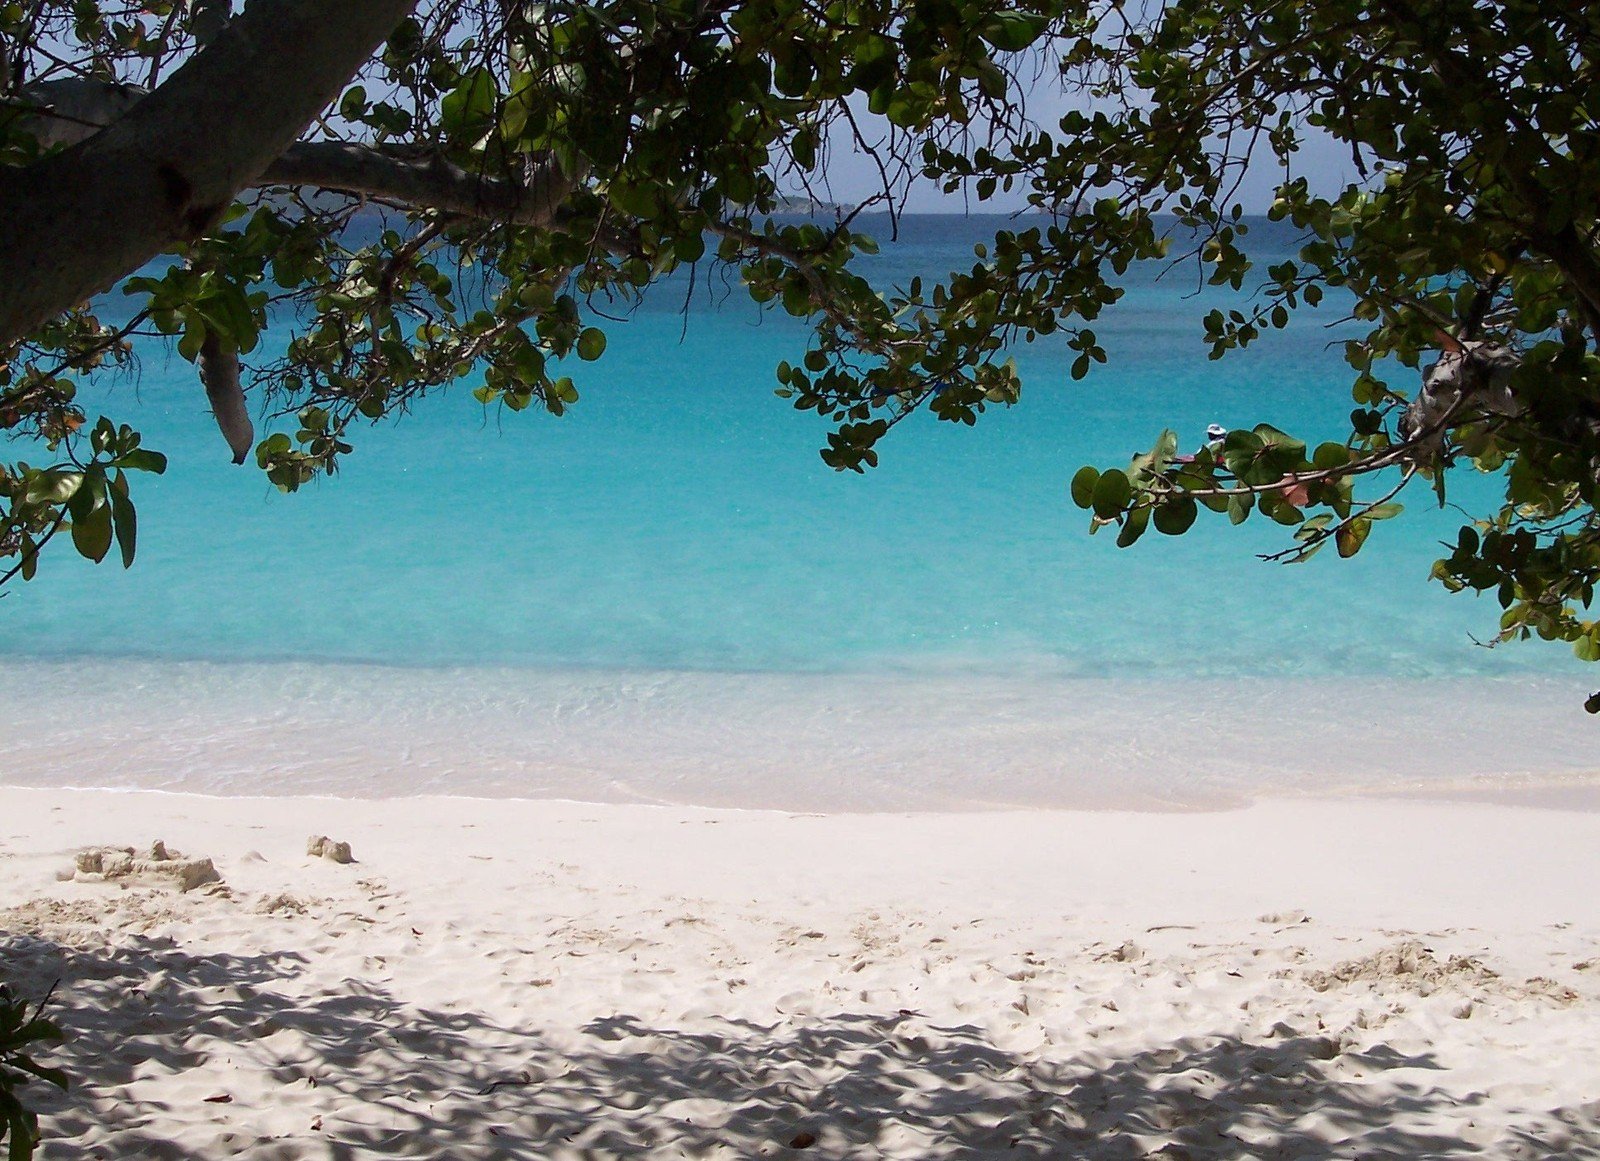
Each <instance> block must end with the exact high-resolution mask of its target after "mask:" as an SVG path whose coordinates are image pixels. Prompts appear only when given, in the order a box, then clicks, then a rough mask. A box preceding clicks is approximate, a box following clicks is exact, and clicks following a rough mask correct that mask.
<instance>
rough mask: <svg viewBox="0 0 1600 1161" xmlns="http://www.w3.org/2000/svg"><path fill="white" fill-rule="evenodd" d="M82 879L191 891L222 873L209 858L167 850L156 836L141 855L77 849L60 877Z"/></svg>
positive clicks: (129, 849)
mask: <svg viewBox="0 0 1600 1161" xmlns="http://www.w3.org/2000/svg"><path fill="white" fill-rule="evenodd" d="M62 877H63V878H68V879H74V880H76V881H78V882H80V883H82V882H142V883H150V884H156V885H160V886H171V887H176V888H177V889H178V890H179V891H193V890H194V889H195V888H196V887H203V886H205V885H206V884H207V883H220V882H222V876H221V875H219V874H217V868H216V867H215V866H213V865H212V862H211V860H210V859H204V858H200V859H188V858H184V857H183V855H182V854H181V853H177V852H171V851H168V850H167V845H166V844H165V843H163V842H161V841H160V840H159V839H158V840H156V841H155V842H153V843H151V844H150V847H149V848H148V850H147V851H146V852H145V854H144V855H143V856H140V855H137V854H136V853H135V851H134V848H133V847H89V848H87V849H85V850H81V851H79V852H78V854H77V857H76V859H75V860H74V867H73V869H72V870H71V871H70V872H68V873H67V874H65V875H64V876H62Z"/></svg>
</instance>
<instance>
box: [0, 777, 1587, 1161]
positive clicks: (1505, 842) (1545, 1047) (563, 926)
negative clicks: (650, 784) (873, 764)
mask: <svg viewBox="0 0 1600 1161" xmlns="http://www.w3.org/2000/svg"><path fill="white" fill-rule="evenodd" d="M313 833H315V834H323V835H329V836H331V837H333V838H335V839H338V840H344V841H348V842H349V843H350V844H351V846H352V847H353V850H354V854H355V858H356V860H357V861H356V862H355V863H353V864H350V865H344V866H341V865H336V864H334V863H331V862H328V861H325V860H318V859H311V858H308V857H307V856H306V855H305V842H306V837H307V835H308V834H313ZM158 838H159V839H163V840H165V842H166V843H167V845H168V846H169V847H171V848H173V849H174V850H175V851H182V852H183V853H185V854H188V855H204V856H210V857H211V858H212V859H213V860H214V861H215V864H216V867H217V869H218V870H219V871H220V872H221V874H222V876H223V878H224V880H225V885H224V887H221V888H218V887H212V888H202V889H200V890H197V891H193V892H190V893H188V894H184V895H180V894H177V893H176V892H174V891H172V890H170V889H167V888H162V887H154V886H131V887H121V886H118V885H115V884H111V883H105V882H57V881H56V880H55V877H54V876H55V873H56V872H57V871H58V870H63V869H65V868H67V867H69V866H70V865H71V862H72V855H73V852H74V851H75V850H76V849H78V848H80V847H83V846H86V845H90V844H100V843H105V844H115V845H128V846H133V845H138V846H147V845H148V844H149V843H150V842H152V841H153V840H155V839H158ZM1597 866H1600V814H1595V813H1581V812H1566V811H1557V810H1543V809H1528V808H1520V807H1513V806H1505V805H1495V804H1483V803H1428V802H1409V801H1378V800H1366V801H1356V800H1349V801H1345V800H1341V801H1326V802H1317V801H1293V802H1284V801H1279V802H1266V803H1261V804H1257V805H1254V806H1251V807H1249V808H1247V809H1244V810H1239V811H1231V812H1224V813H1215V814H1131V813H1067V812H1043V811H1040V812H1030V813H1000V814H959V815H951V814H945V815H835V816H790V815H782V814H764V813H741V812H718V811H702V810H689V809H658V808H650V807H628V806H588V805H581V804H571V803H552V802H515V801H512V802H508V801H485V800H476V801H474V800H463V799H405V800H392V801H364V802H363V801H339V800H331V799H307V798H299V799H287V798H286V799H237V798H235V799H226V798H198V797H187V796H177V795H159V794H148V793H131V792H128V793H114V792H102V791H63V790H4V791H0V900H3V901H5V902H6V903H8V904H14V905H13V906H11V907H10V909H9V910H5V911H0V930H3V931H4V932H5V933H6V934H5V935H4V936H3V937H0V954H3V957H4V960H3V966H4V974H5V975H7V976H9V977H11V978H12V979H13V981H14V982H15V983H17V984H20V985H21V986H22V987H23V988H24V989H25V990H27V991H38V990H42V988H44V987H45V986H48V984H49V983H50V981H51V980H53V979H57V978H59V979H60V981H61V983H60V988H59V990H58V993H57V996H58V1000H57V1004H56V1007H57V1011H56V1015H57V1017H58V1018H59V1019H60V1021H61V1022H62V1023H63V1024H64V1025H65V1026H66V1027H67V1028H69V1029H70V1030H71V1033H72V1039H71V1040H70V1041H69V1042H68V1043H67V1044H66V1045H64V1046H62V1047H60V1048H59V1049H57V1050H55V1051H54V1052H53V1053H52V1054H51V1059H52V1060H54V1061H58V1062H60V1063H62V1064H64V1065H65V1066H66V1067H67V1068H68V1070H69V1071H70V1072H71V1073H72V1074H73V1075H74V1076H75V1077H76V1078H77V1079H78V1084H77V1087H76V1088H75V1089H74V1091H73V1092H72V1093H71V1094H69V1095H67V1096H64V1097H60V1096H52V1095H49V1094H48V1093H47V1091H46V1090H44V1089H43V1088H42V1087H40V1088H38V1089H36V1090H33V1096H34V1097H35V1099H36V1100H37V1101H38V1102H39V1103H40V1105H41V1107H42V1108H43V1109H44V1110H45V1113H46V1115H45V1117H44V1121H45V1128H46V1132H47V1136H48V1138H49V1144H48V1147H47V1148H46V1150H45V1151H44V1153H43V1154H42V1156H43V1157H45V1158H74V1159H76V1158H86V1159H87V1158H107V1159H117V1161H121V1159H144V1158H152V1159H162V1158H175V1159H176V1158H182V1159H207V1161H209V1159H212V1158H221V1157H233V1156H242V1157H248V1158H261V1159H266V1158H272V1159H289V1158H295V1159H299V1158H355V1157H365V1156H408V1157H450V1158H469V1159H470V1158H511V1157H528V1158H534V1157H538V1158H546V1157H549V1158H562V1157H683V1156H688V1157H726V1158H739V1157H759V1156H782V1155H786V1154H788V1153H790V1152H791V1151H793V1152H795V1153H796V1154H798V1153H799V1150H797V1149H795V1148H794V1146H796V1145H800V1146H805V1148H806V1152H805V1153H804V1155H805V1156H813V1157H838V1158H844V1157H850V1158H858V1157H860V1158H869V1157H907V1158H947V1157H962V1158H967V1157H990V1156H993V1157H1006V1158H1012V1157H1061V1158H1068V1157H1086V1158H1102V1157H1104V1158H1134V1157H1145V1156H1156V1157H1161V1158H1166V1159H1169V1161H1181V1159H1183V1158H1241V1159H1242V1158H1258V1157H1259V1158H1276V1157H1283V1158H1322V1157H1363V1158H1372V1157H1454V1156H1488V1157H1508V1158H1509V1157H1530V1158H1531V1157H1541V1158H1542V1157H1554V1156H1559V1157H1600V1052H1596V1050H1595V1049H1596V1046H1597V1045H1600V891H1597V890H1596V887H1597V876H1596V869H1597ZM212 1098H215V1099H212ZM808 1142H810V1143H809V1144H808Z"/></svg>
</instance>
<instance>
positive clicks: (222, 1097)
mask: <svg viewBox="0 0 1600 1161" xmlns="http://www.w3.org/2000/svg"><path fill="white" fill-rule="evenodd" d="M200 1099H201V1100H203V1101H204V1102H205V1103H206V1104H208V1105H231V1104H232V1103H233V1098H232V1097H231V1096H229V1095H228V1094H227V1093H225V1092H219V1093H217V1095H216V1096H208V1097H201V1098H200Z"/></svg>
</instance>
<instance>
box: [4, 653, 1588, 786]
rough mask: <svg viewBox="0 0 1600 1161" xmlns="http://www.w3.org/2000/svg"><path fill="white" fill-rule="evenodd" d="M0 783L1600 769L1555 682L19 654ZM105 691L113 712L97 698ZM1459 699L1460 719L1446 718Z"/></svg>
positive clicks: (686, 782) (1020, 782)
mask: <svg viewBox="0 0 1600 1161" xmlns="http://www.w3.org/2000/svg"><path fill="white" fill-rule="evenodd" d="M6 673H7V677H8V679H9V680H10V682H11V683H12V685H13V686H14V693H13V694H12V696H11V697H10V698H9V699H8V702H7V712H6V714H5V717H4V720H0V781H3V782H5V783H7V784H11V785H31V786H48V785H60V784H61V783H63V782H64V781H67V780H68V779H70V780H71V781H73V782H75V783H77V784H81V785H94V784H98V785H117V786H139V787H144V788H147V789H166V790H176V791H190V792H198V793H213V794H217V793H229V794H245V795H249V794H258V793H272V794H299V795H305V794H331V795H335V796H352V797H363V798H382V797H386V796H389V795H404V796H414V795H419V794H440V793H442V794H460V795H469V796H473V797H482V798H491V799H497V800H500V799H517V798H534V799H570V800H575V801H603V802H616V803H622V802H656V803H664V804H696V805H706V806H722V807H735V808H749V809H774V810H824V811H841V810H862V811H874V812H897V811H903V810H932V811H940V810H960V809H972V810H996V809H999V810H1006V809H1057V808H1067V809H1073V808H1082V807H1095V808H1102V809H1118V808H1121V807H1125V806H1130V805H1131V806H1138V807H1142V808H1146V809H1194V808H1201V809H1206V808H1212V809H1215V808H1218V807H1226V806H1230V805H1234V804H1237V803H1240V802H1243V801H1247V800H1250V799H1253V798H1256V797H1259V796H1261V795H1262V794H1263V793H1272V794H1280V793H1282V794H1293V795H1303V794H1310V795H1340V794H1344V793H1347V792H1350V791H1362V792H1371V791H1378V792H1389V791H1397V792H1402V793H1408V794H1409V793H1415V792H1417V791H1424V792H1426V791H1429V790H1431V789H1433V788H1440V789H1442V790H1444V791H1445V792H1447V793H1451V794H1455V793H1460V792H1466V793H1469V794H1476V793H1479V792H1480V791H1481V790H1482V789H1483V787H1484V786H1485V785H1491V786H1504V787H1506V788H1508V789H1510V790H1517V789H1518V788H1522V787H1526V786H1529V785H1547V784H1549V785H1557V784H1570V783H1574V782H1578V783H1581V782H1586V781H1591V780H1595V779H1597V778H1600V763H1597V762H1595V761H1594V760H1593V758H1592V756H1591V755H1592V753H1593V739H1594V729H1595V723H1594V721H1593V719H1591V718H1590V717H1589V716H1588V715H1587V714H1585V713H1583V711H1582V706H1581V702H1580V701H1579V700H1578V699H1577V698H1576V697H1574V696H1569V695H1570V694H1571V687H1570V685H1569V683H1568V682H1566V681H1564V680H1561V679H1556V678H1549V677H1545V678H1537V679H1531V678H1515V677H1507V678H1493V679H1438V680H1427V681H1418V680H1401V679H1382V680H1371V681H1367V680H1356V679H1349V680H1343V681H1330V680H1322V679H1315V680H1313V679H1300V680H1295V681H1289V680H1285V681H1273V680H1269V679H1265V678H1257V679H1252V680H1248V681H1242V680H1241V681H1234V682H1209V681H1202V680H1191V681H1187V682H1174V681H1156V680H1151V679H1148V678H1146V679H1133V678H1129V679H1125V680H1124V679H1111V680H1106V679H1097V678H1063V679H1046V678H1042V677H1040V678H1025V677H1019V676H1011V677H999V676H992V675H991V676H987V677H980V676H978V675H972V674H965V675H960V674H957V675H952V674H931V675H925V676H921V677H909V676H903V675H902V676H899V677H895V678H893V679H891V678H888V677H885V676H883V675H860V674H839V675H833V676H817V675H794V674H790V675H783V674H766V675H751V674H705V673H686V672H660V671H638V672H619V673H611V672H607V673H571V672H554V671H552V672H538V671H526V672H523V671H499V670H482V671H476V670H475V671H447V670H439V671H435V670H374V669H371V668H360V667H337V666H293V665H284V666H252V665H237V666H215V665H209V664H208V665H161V664H150V663H136V662H118V663H111V662H106V663H97V664H95V665H87V666H78V665H54V666H35V665H20V664H13V665H10V666H8V667H7V669H6ZM86 687H91V688H94V689H95V690H96V702H95V721H94V724H93V727H92V728H87V729H86V728H84V724H83V723H82V721H81V720H80V715H81V709H80V707H81V699H82V690H83V689H84V688H86ZM1446 720H1447V721H1448V728H1445V725H1444V721H1446Z"/></svg>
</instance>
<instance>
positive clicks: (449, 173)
mask: <svg viewBox="0 0 1600 1161" xmlns="http://www.w3.org/2000/svg"><path fill="white" fill-rule="evenodd" d="M254 184H256V185H261V186H267V185H292V186H319V187H321V188H323V189H332V190H341V191H343V192H345V193H354V194H363V195H365V196H367V197H375V198H381V199H383V200H385V201H393V202H400V203H403V204H405V205H408V206H416V207H420V208H428V209H435V210H443V211H444V212H445V213H450V214H460V215H462V216H463V217H469V218H492V219H493V220H495V221H497V222H504V223H506V224H507V225H513V226H545V225H549V224H550V222H551V221H552V220H553V219H554V217H555V213H556V210H558V209H559V208H560V207H561V203H562V202H563V201H564V200H565V199H566V197H567V195H568V194H570V193H571V192H572V189H573V183H572V181H571V180H570V179H569V178H567V177H566V175H564V174H563V173H562V172H561V170H560V169H559V168H558V167H557V166H556V165H554V164H553V163H546V164H543V165H539V166H536V167H535V168H534V170H533V172H532V173H531V174H530V176H529V177H528V179H527V180H526V181H512V180H509V179H507V178H503V177H495V176H491V175H488V174H481V173H473V172H470V171H468V170H466V169H463V168H462V167H461V166H459V165H455V164H453V163H451V162H449V161H445V160H444V159H443V158H437V157H433V158H421V157H406V156H403V155H400V154H396V153H391V152H384V151H381V150H378V149H374V148H372V147H370V146H365V145H353V144H348V143H346V142H341V141H311V142H301V143H300V144H297V145H291V146H290V147H289V148H288V149H287V150H286V151H285V152H284V154H283V156H282V157H280V158H278V160H276V161H274V162H273V163H272V164H271V165H269V166H268V167H267V168H266V171H265V172H264V173H262V175H261V177H260V179H259V180H257V181H256V182H255V183H254Z"/></svg>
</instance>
